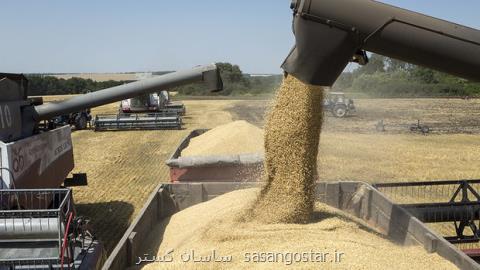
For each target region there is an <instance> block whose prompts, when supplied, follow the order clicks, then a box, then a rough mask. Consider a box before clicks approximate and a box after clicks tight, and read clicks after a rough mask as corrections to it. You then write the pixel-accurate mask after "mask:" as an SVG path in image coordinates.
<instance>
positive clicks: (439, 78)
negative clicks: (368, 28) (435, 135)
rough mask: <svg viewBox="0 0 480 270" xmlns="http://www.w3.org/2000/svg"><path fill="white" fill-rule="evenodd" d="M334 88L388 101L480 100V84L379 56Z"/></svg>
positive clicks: (339, 80) (345, 74) (372, 58)
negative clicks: (424, 99) (405, 99)
mask: <svg viewBox="0 0 480 270" xmlns="http://www.w3.org/2000/svg"><path fill="white" fill-rule="evenodd" d="M333 88H334V89H335V90H337V91H344V92H354V93H361V94H363V95H366V96H369V97H386V98H395V97H452V96H455V97H466V96H468V97H476V96H480V84H479V83H474V82H470V81H468V80H465V79H462V78H459V77H456V76H452V75H449V74H445V73H442V72H438V71H435V70H432V69H428V68H424V67H420V66H416V65H413V64H409V63H405V62H402V61H399V60H396V59H392V58H388V57H384V56H381V55H378V54H372V55H371V57H370V63H369V64H367V65H365V66H361V67H359V68H357V69H355V70H352V71H349V72H344V73H343V74H342V75H341V76H340V78H339V79H338V80H337V82H336V83H335V85H334V87H333Z"/></svg>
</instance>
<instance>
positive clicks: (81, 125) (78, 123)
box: [75, 114, 88, 130]
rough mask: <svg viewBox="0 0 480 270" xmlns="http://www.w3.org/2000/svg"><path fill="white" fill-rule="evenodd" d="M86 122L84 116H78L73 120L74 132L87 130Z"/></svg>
mask: <svg viewBox="0 0 480 270" xmlns="http://www.w3.org/2000/svg"><path fill="white" fill-rule="evenodd" d="M87 124H88V120H87V117H86V116H85V115H83V114H82V115H79V116H78V117H77V118H75V129H76V130H83V129H86V128H87Z"/></svg>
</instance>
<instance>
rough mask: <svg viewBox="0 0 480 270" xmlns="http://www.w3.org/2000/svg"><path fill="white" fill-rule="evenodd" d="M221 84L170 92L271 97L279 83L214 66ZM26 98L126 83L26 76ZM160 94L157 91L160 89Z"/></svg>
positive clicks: (227, 65) (275, 78)
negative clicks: (216, 87) (220, 87)
mask: <svg viewBox="0 0 480 270" xmlns="http://www.w3.org/2000/svg"><path fill="white" fill-rule="evenodd" d="M217 66H218V67H219V70H220V74H221V76H222V79H223V83H224V90H223V91H221V92H218V93H216V94H213V93H211V92H209V91H206V90H205V87H204V86H203V85H202V84H201V83H196V84H190V85H185V86H181V87H177V88H175V89H171V90H172V91H177V92H179V94H180V95H195V96H198V95H222V96H232V95H261V94H268V93H272V92H273V91H274V90H275V89H276V88H277V87H278V86H279V85H280V82H281V80H282V76H281V75H272V76H266V77H254V76H250V75H247V74H244V73H243V72H242V70H241V69H240V67H239V66H238V65H233V64H230V63H217ZM164 73H165V72H157V73H154V75H161V74H164ZM27 77H28V79H29V94H30V95H32V96H33V95H35V96H41V95H70V94H84V93H87V92H93V91H97V90H101V89H105V88H109V87H113V86H117V85H121V84H124V83H128V82H129V81H103V82H97V81H93V80H91V79H82V78H71V79H59V78H56V77H53V76H45V75H28V76H27ZM160 90H161V89H160Z"/></svg>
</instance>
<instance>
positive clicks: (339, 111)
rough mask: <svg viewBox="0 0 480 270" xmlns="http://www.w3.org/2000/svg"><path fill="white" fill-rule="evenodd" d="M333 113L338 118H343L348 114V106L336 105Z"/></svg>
mask: <svg viewBox="0 0 480 270" xmlns="http://www.w3.org/2000/svg"><path fill="white" fill-rule="evenodd" d="M332 113H333V115H334V116H335V117H337V118H343V117H345V116H347V106H345V105H335V107H333V110H332Z"/></svg>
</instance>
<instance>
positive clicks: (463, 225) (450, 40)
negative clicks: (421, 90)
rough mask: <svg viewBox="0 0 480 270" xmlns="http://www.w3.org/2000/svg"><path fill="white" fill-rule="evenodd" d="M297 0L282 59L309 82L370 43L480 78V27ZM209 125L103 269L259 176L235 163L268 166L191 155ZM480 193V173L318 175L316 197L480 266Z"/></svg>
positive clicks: (359, 57) (347, 2) (351, 0)
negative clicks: (416, 178) (436, 178)
mask: <svg viewBox="0 0 480 270" xmlns="http://www.w3.org/2000/svg"><path fill="white" fill-rule="evenodd" d="M291 8H292V9H293V11H294V12H293V14H294V16H293V20H294V22H293V29H294V33H295V37H296V45H295V47H294V48H293V49H292V51H291V52H290V54H289V55H288V57H287V59H286V60H285V62H284V63H283V65H282V68H283V69H284V70H285V72H286V73H289V74H292V75H294V76H295V77H297V78H299V79H300V80H302V81H303V82H305V83H309V84H314V85H322V86H331V85H332V84H333V83H334V82H335V80H336V79H337V77H338V76H339V75H340V74H341V72H342V71H343V70H344V68H345V67H346V65H347V64H348V63H349V61H353V62H357V63H359V64H367V63H368V57H367V53H366V51H371V52H375V53H378V54H382V55H385V56H389V57H392V58H396V59H399V60H403V61H406V62H410V63H413V64H417V65H421V66H425V67H428V68H432V69H436V70H439V71H443V72H446V73H450V74H453V75H456V76H459V77H463V78H466V79H469V80H472V81H480V31H479V30H476V29H472V28H468V27H465V26H461V25H458V24H454V23H451V22H447V21H444V20H439V19H436V18H432V17H429V16H426V15H422V14H419V13H415V12H411V11H408V10H405V9H400V8H397V7H394V6H390V5H386V4H382V3H379V2H376V1H370V0H294V1H293V2H292V4H291ZM203 132H204V130H198V131H195V132H193V133H192V134H190V135H189V136H188V137H187V138H186V139H185V140H184V141H183V142H182V143H181V145H180V146H179V148H178V149H177V151H175V153H174V154H173V155H172V158H171V159H170V160H169V161H168V162H167V163H168V164H169V166H170V167H171V168H172V170H171V177H172V179H171V180H172V182H175V183H170V184H163V185H161V186H159V188H158V190H156V191H155V192H154V193H153V194H152V196H151V197H150V199H149V201H148V202H147V204H146V205H145V206H144V208H143V210H142V212H141V213H140V215H139V216H138V217H137V218H136V220H135V221H134V222H133V223H132V224H131V226H130V228H129V229H128V230H127V232H126V234H125V235H124V236H123V238H122V240H121V241H120V242H119V243H118V245H117V247H116V248H115V249H114V251H113V253H112V254H111V255H110V257H109V258H108V260H107V262H106V263H105V265H104V268H103V269H105V270H107V269H125V268H127V267H130V266H133V265H134V264H135V262H136V261H137V260H138V258H143V257H141V256H143V255H144V250H142V244H143V243H144V241H145V240H146V239H148V238H150V237H152V236H151V235H150V232H151V231H152V227H153V226H155V224H156V223H159V222H167V221H168V218H169V216H170V215H172V214H173V213H175V212H176V211H179V210H182V209H185V208H186V207H189V206H192V205H195V204H198V203H201V202H204V201H206V200H209V199H211V198H214V197H216V196H220V195H222V194H224V193H227V192H230V191H233V190H236V189H241V188H248V187H252V186H258V183H255V182H244V181H241V180H240V181H239V180H238V179H237V178H238V176H237V174H236V173H235V172H236V171H237V170H241V167H244V168H247V170H246V171H248V167H249V166H252V165H253V166H261V164H262V162H261V160H260V159H258V158H253V159H252V158H250V159H248V160H246V159H242V157H239V156H238V155H237V156H225V157H224V158H223V159H222V157H220V156H212V157H183V158H182V157H181V156H180V153H181V150H182V149H183V148H185V147H187V146H188V143H189V140H190V139H191V138H192V137H194V136H198V135H200V134H201V133H203ZM212 166H214V168H215V169H212ZM472 166H474V165H473V164H472ZM239 167H240V168H239ZM223 168H224V169H223ZM232 171H233V173H232ZM241 175H242V178H243V179H244V180H249V178H251V177H250V176H248V175H245V174H241ZM235 176H236V177H235ZM209 179H212V180H213V181H212V180H210V181H209ZM220 181H221V182H220ZM448 191H450V192H451V193H448ZM479 194H480V181H478V180H477V181H475V180H471V181H467V180H464V181H441V182H420V183H390V184H388V183H387V184H385V183H383V184H382V183H379V184H376V185H373V186H372V185H369V184H366V183H361V182H331V183H320V182H319V183H317V184H316V187H315V195H316V200H318V201H321V202H323V203H326V204H328V205H331V206H333V207H336V208H338V209H341V210H344V211H347V212H350V213H352V214H354V215H356V216H357V217H359V218H361V219H363V220H365V221H366V222H368V223H369V224H370V225H372V226H374V227H375V228H376V229H378V230H379V231H380V232H382V233H383V234H384V235H385V236H386V237H388V238H389V239H391V240H393V241H395V242H397V243H399V244H402V245H412V244H413V245H422V246H424V247H425V249H426V250H427V251H428V252H436V253H438V254H439V255H440V256H442V257H444V258H445V259H446V260H449V261H450V262H452V263H453V264H455V265H456V266H457V267H459V268H460V269H480V266H479V265H478V264H477V262H476V261H475V260H478V259H479V255H480V252H479V251H480V230H479V227H480V226H479V225H478V223H479V222H480V214H479V213H480V195H479ZM192 222H194V221H192ZM430 223H432V224H433V225H432V226H433V227H435V228H436V226H437V225H438V224H441V223H449V224H450V225H451V224H453V225H454V226H453V228H454V229H452V230H451V231H448V232H443V231H436V230H433V229H432V227H431V226H427V225H426V224H430ZM155 237H159V236H158V235H156V236H155ZM462 244H469V245H472V246H471V248H465V246H462ZM414 264H415V262H412V265H414ZM364 267H367V268H368V265H365V266H364ZM392 267H394V266H392Z"/></svg>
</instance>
